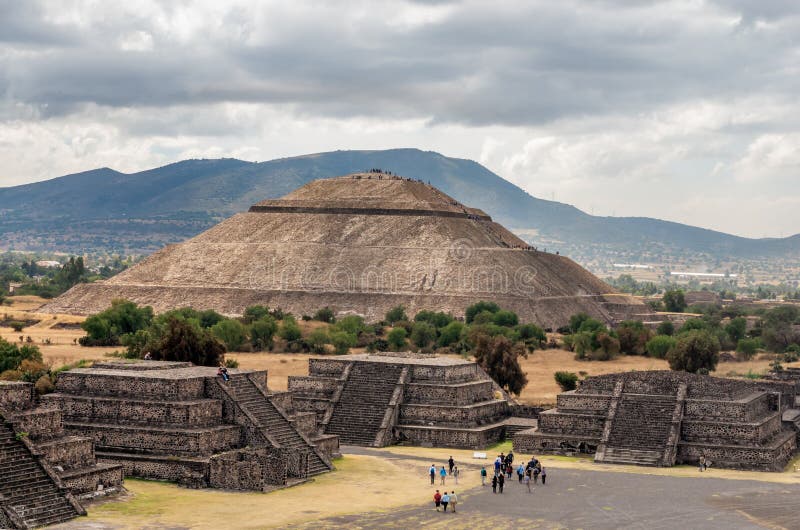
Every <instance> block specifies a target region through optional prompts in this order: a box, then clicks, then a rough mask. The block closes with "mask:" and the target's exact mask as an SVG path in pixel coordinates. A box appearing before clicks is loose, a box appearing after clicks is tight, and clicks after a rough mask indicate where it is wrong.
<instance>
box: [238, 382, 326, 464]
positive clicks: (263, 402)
mask: <svg viewBox="0 0 800 530" xmlns="http://www.w3.org/2000/svg"><path fill="white" fill-rule="evenodd" d="M227 386H228V388H229V389H231V390H233V395H234V396H235V397H236V402H237V403H238V404H239V405H240V406H241V407H242V408H243V409H245V410H246V411H247V412H249V413H250V415H251V416H252V417H253V418H255V419H256V421H257V422H258V424H259V426H260V427H261V429H262V430H263V431H264V433H265V437H266V438H267V439H269V440H271V441H273V442H274V443H275V444H277V445H278V446H279V447H282V448H287V449H293V450H296V451H301V452H307V453H308V471H307V476H309V477H311V476H314V475H319V474H321V473H325V472H326V471H330V470H331V469H333V466H332V465H331V464H330V463H329V462H328V461H327V460H326V459H325V458H324V457H323V456H322V455H321V453H320V452H319V451H318V450H317V449H316V448H315V447H314V445H313V444H312V443H311V442H309V441H308V440H307V439H306V438H305V437H304V436H303V435H302V434H300V432H299V431H298V430H297V429H296V428H295V426H294V425H292V423H291V421H289V418H287V417H286V416H285V415H284V414H283V413H282V412H281V410H280V409H279V408H278V407H277V406H276V405H275V404H274V403H273V402H272V400H271V399H270V398H269V396H268V395H267V394H266V393H264V391H263V390H262V389H261V388H260V387H258V385H256V384H255V383H254V382H253V381H252V380H250V378H248V377H247V375H246V374H234V375H232V376H231V379H230V381H229V382H228V383H227Z"/></svg>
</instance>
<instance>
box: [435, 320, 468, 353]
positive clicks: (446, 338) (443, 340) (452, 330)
mask: <svg viewBox="0 0 800 530" xmlns="http://www.w3.org/2000/svg"><path fill="white" fill-rule="evenodd" d="M463 333H464V324H463V323H462V322H459V321H458V320H454V321H452V322H450V323H449V324H447V325H446V326H445V327H443V328H442V329H440V330H439V339H438V340H437V341H436V345H437V346H439V347H440V348H446V347H447V346H450V345H452V344H455V343H457V342H458V341H459V340H461V335H462V334H463Z"/></svg>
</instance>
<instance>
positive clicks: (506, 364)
mask: <svg viewBox="0 0 800 530" xmlns="http://www.w3.org/2000/svg"><path fill="white" fill-rule="evenodd" d="M527 356H528V350H527V348H525V346H524V345H523V344H522V343H516V344H514V343H513V342H511V341H510V340H509V339H507V338H506V337H503V336H496V337H490V336H488V335H480V336H478V337H477V341H476V343H475V361H476V362H477V363H478V364H479V365H480V367H481V368H483V370H484V371H485V372H486V373H487V374H489V376H490V377H491V378H492V379H494V380H495V381H496V382H497V384H498V385H500V386H501V387H503V388H505V389H506V390H507V391H508V392H510V393H512V394H516V395H519V393H520V392H522V389H523V388H525V385H527V384H528V377H527V376H526V375H525V372H524V371H523V370H522V366H520V364H519V359H520V357H527Z"/></svg>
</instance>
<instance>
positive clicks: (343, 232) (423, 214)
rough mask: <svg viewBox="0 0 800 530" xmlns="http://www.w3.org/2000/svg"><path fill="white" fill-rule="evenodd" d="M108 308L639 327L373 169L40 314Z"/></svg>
mask: <svg viewBox="0 0 800 530" xmlns="http://www.w3.org/2000/svg"><path fill="white" fill-rule="evenodd" d="M116 298H125V299H129V300H132V301H135V302H137V303H139V304H144V305H150V306H152V307H153V308H154V309H155V310H156V311H157V312H160V311H166V310H170V309H174V308H178V307H185V306H191V307H193V308H195V309H214V310H217V311H219V312H221V313H223V314H227V315H238V314H241V313H242V312H243V310H244V309H245V308H246V307H248V306H250V305H254V304H264V305H268V306H270V307H280V308H282V309H283V310H285V311H290V312H292V313H294V314H297V315H301V314H312V313H313V312H314V311H316V310H318V309H320V308H321V307H324V306H329V307H331V308H333V309H334V310H335V311H336V312H337V313H338V314H348V313H350V314H352V313H355V314H360V315H362V316H364V317H365V318H367V319H368V320H380V319H381V318H382V317H383V315H384V314H385V313H386V311H387V310H388V309H390V308H391V307H394V306H396V305H399V304H402V305H404V306H405V307H406V308H407V309H408V310H409V311H411V312H412V313H414V312H416V311H419V310H422V309H428V310H438V311H445V312H451V313H453V314H463V313H464V309H465V308H466V307H468V306H469V305H471V304H473V303H475V302H477V301H479V300H491V301H494V302H497V303H498V304H500V305H501V306H502V307H504V308H507V309H510V310H513V311H515V312H517V313H518V314H519V316H520V318H521V319H522V320H524V321H529V322H535V323H538V324H539V325H541V326H543V327H545V328H557V327H559V326H562V325H565V324H566V323H567V321H568V319H569V317H570V316H571V315H573V314H575V313H578V312H586V313H588V314H590V315H592V316H594V317H596V318H599V319H601V320H603V321H605V322H609V323H611V322H615V321H619V320H623V319H627V318H638V319H641V320H647V319H648V318H649V317H650V315H652V313H651V312H650V310H649V308H648V307H647V306H646V305H644V304H642V303H641V302H640V301H638V300H636V299H634V298H632V297H630V296H627V295H623V294H620V293H616V292H614V290H613V289H611V288H610V287H609V286H608V285H606V284H605V283H603V282H602V281H600V280H599V279H598V278H596V277H595V276H593V275H592V274H591V273H589V272H588V271H586V270H585V269H583V268H582V267H580V266H579V265H577V264H576V263H575V262H573V261H572V260H570V259H569V258H566V257H564V256H560V255H557V254H553V253H547V252H544V251H542V250H538V249H535V248H533V247H531V246H529V245H528V244H527V243H526V242H525V241H523V240H521V239H519V238H518V237H517V236H515V235H514V234H513V233H511V232H510V231H509V230H507V229H506V228H504V227H503V226H501V225H499V224H497V223H495V222H493V221H492V219H491V218H490V217H489V216H488V215H486V214H485V213H484V212H482V211H480V210H477V209H474V208H470V207H468V206H465V205H463V204H461V203H459V202H458V201H456V200H455V199H453V198H452V197H449V196H447V195H445V194H444V193H442V192H441V191H439V190H438V189H436V188H434V187H432V186H430V185H428V184H425V183H424V182H422V181H419V180H412V179H406V178H401V177H396V176H391V175H387V174H384V173H378V172H371V173H360V174H354V175H348V176H344V177H336V178H330V179H321V180H317V181H314V182H311V183H309V184H307V185H305V186H303V187H301V188H299V189H297V190H295V191H294V192H292V193H290V194H288V195H286V196H285V197H283V198H281V199H277V200H267V201H262V202H259V203H257V204H255V205H253V206H252V207H251V208H250V210H249V211H248V212H244V213H239V214H236V215H234V216H233V217H231V218H229V219H227V220H225V221H223V222H221V223H220V224H218V225H216V226H214V227H213V228H211V229H209V230H207V231H205V232H203V233H201V234H199V235H197V236H196V237H193V238H191V239H189V240H187V241H185V242H183V243H180V244H176V245H170V246H167V247H165V248H164V249H162V250H160V251H158V252H156V253H154V254H153V255H151V256H150V257H148V258H147V259H145V260H144V261H143V262H141V263H139V264H137V265H135V266H134V267H131V268H130V269H128V270H126V271H124V272H122V273H120V274H118V275H117V276H115V277H113V278H111V279H109V280H106V281H102V282H95V283H91V284H80V285H78V286H76V287H74V288H72V289H71V290H69V291H68V292H67V293H65V294H63V295H62V296H60V297H58V298H57V299H55V300H53V301H51V302H50V303H48V304H47V305H45V306H44V307H43V308H42V311H44V312H50V313H72V314H81V315H86V314H92V313H96V312H99V311H101V310H103V309H105V308H107V307H108V306H110V304H111V301H112V300H113V299H116Z"/></svg>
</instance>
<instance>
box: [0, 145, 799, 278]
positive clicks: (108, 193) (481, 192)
mask: <svg viewBox="0 0 800 530" xmlns="http://www.w3.org/2000/svg"><path fill="white" fill-rule="evenodd" d="M369 168H382V169H384V170H389V171H392V172H393V173H396V174H400V175H403V176H407V177H412V178H418V179H422V180H424V181H426V182H430V183H431V184H432V185H434V186H436V187H438V188H440V189H441V190H443V191H444V192H445V193H447V194H449V195H451V196H453V197H455V198H456V199H458V200H459V201H462V202H463V203H465V204H469V205H471V206H475V207H478V208H480V209H482V210H484V211H485V212H487V213H488V214H489V215H491V216H492V217H493V218H494V219H495V220H496V221H498V222H500V223H501V224H503V225H505V226H507V227H508V228H510V229H511V230H512V231H514V232H516V233H517V234H519V235H520V236H521V237H523V238H524V239H526V240H527V241H529V242H530V243H531V244H534V245H538V246H543V247H547V248H550V249H552V250H559V251H561V252H562V253H566V254H568V255H571V256H573V257H575V258H576V259H577V260H578V261H579V262H583V263H587V262H591V261H596V260H617V259H625V260H643V261H648V260H649V261H653V260H654V259H661V260H662V261H663V259H664V257H665V256H667V257H669V256H673V257H674V256H676V255H677V256H689V257H692V256H695V257H700V259H702V260H709V259H711V260H717V261H719V260H736V259H763V258H787V259H792V260H794V259H796V258H800V234H797V235H794V236H791V237H787V238H763V239H750V238H744V237H738V236H734V235H730V234H725V233H722V232H718V231H714V230H707V229H703V228H698V227H693V226H688V225H684V224H680V223H675V222H670V221H662V220H658V219H652V218H646V217H601V216H593V215H589V214H587V213H585V212H583V211H581V210H579V209H577V208H575V207H573V206H570V205H568V204H563V203H560V202H555V201H548V200H544V199H539V198H536V197H534V196H531V195H530V194H528V193H526V192H525V191H524V190H522V189H521V188H519V187H517V186H515V185H514V184H511V183H510V182H508V181H506V180H504V179H502V178H501V177H499V176H498V175H496V174H494V173H492V172H491V171H489V170H488V169H487V168H485V167H483V166H482V165H480V164H478V163H476V162H474V161H471V160H465V159H458V158H450V157H446V156H443V155H441V154H439V153H435V152H429V151H421V150H418V149H389V150H383V151H335V152H329V153H319V154H312V155H305V156H298V157H292V158H282V159H277V160H271V161H267V162H260V163H256V162H245V161H242V160H236V159H213V160H185V161H182V162H177V163H174V164H169V165H166V166H163V167H159V168H156V169H151V170H147V171H141V172H138V173H130V174H127V173H120V172H118V171H114V170H113V169H109V168H102V169H96V170H91V171H86V172H82V173H76V174H72V175H66V176H63V177H58V178H54V179H51V180H46V181H41V182H35V183H32V184H25V185H21V186H13V187H7V188H0V247H2V248H4V249H17V250H50V251H55V250H58V251H64V252H75V253H77V252H90V253H91V252H124V253H146V252H152V251H154V250H156V249H158V248H160V247H161V246H163V245H164V244H168V243H174V242H177V241H181V240H183V239H186V238H188V237H191V236H193V235H195V234H197V233H199V232H201V231H202V230H205V229H206V228H208V227H209V226H211V225H213V224H215V223H217V222H219V221H220V220H221V219H223V218H226V217H228V216H230V215H232V214H234V213H236V212H240V211H243V210H246V209H247V208H248V207H249V206H250V205H252V204H254V203H256V202H258V201H260V200H263V199H266V198H275V197H280V196H282V195H284V194H286V193H288V192H290V191H291V190H293V189H295V188H297V187H299V186H301V185H303V184H305V183H307V182H309V181H311V180H314V179H317V178H323V177H330V176H336V175H344V174H348V173H352V172H356V171H363V170H365V169H369Z"/></svg>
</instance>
